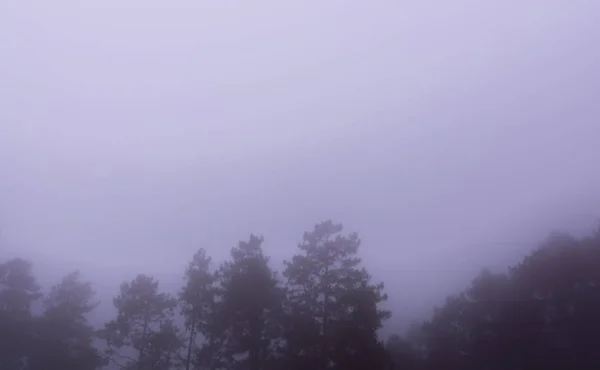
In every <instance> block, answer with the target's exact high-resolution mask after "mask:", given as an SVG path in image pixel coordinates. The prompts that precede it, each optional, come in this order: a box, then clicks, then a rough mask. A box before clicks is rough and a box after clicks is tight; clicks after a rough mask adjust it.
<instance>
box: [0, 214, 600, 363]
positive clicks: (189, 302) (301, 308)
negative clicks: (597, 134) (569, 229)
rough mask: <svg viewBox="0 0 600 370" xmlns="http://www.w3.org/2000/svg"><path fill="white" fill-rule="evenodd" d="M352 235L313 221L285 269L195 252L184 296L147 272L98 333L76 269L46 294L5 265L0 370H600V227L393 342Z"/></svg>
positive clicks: (248, 253)
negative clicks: (382, 335) (162, 287)
mask: <svg viewBox="0 0 600 370" xmlns="http://www.w3.org/2000/svg"><path fill="white" fill-rule="evenodd" d="M342 231H343V229H342V226H341V225H336V224H334V223H332V222H331V221H326V222H322V223H319V224H317V225H315V227H314V229H313V230H311V231H309V232H306V233H305V234H304V237H303V239H302V241H301V243H300V244H299V245H298V251H297V254H296V255H294V256H293V257H292V258H291V259H290V260H289V261H286V262H285V268H284V270H283V273H282V274H281V276H278V274H277V273H275V272H274V271H273V270H272V268H271V267H270V263H269V258H268V257H267V256H265V254H264V252H263V249H262V243H263V238H262V237H258V236H255V235H251V236H250V238H249V239H248V240H247V241H241V242H239V243H238V245H236V246H235V247H234V248H232V249H231V254H230V258H229V259H228V260H227V261H224V262H223V263H222V264H221V265H220V266H218V267H217V268H215V269H213V268H212V261H211V258H210V257H209V256H207V255H206V252H205V251H204V250H199V251H198V252H197V253H196V254H195V255H194V256H193V258H192V260H191V261H190V263H189V265H188V266H187V268H186V270H185V271H184V284H183V287H182V288H181V290H180V292H179V294H178V295H177V297H174V296H171V295H169V294H167V293H164V292H160V291H159V283H158V281H157V280H156V279H154V278H153V277H151V276H146V275H138V276H136V277H135V278H134V279H133V280H131V281H127V282H124V283H123V284H122V285H121V289H120V291H119V292H118V294H117V296H116V297H115V298H114V301H113V303H114V306H115V311H116V316H115V318H114V319H113V320H111V321H109V322H108V323H106V324H105V326H104V327H103V328H102V329H101V330H96V329H94V328H93V327H92V326H91V325H90V324H89V323H88V321H87V316H88V314H89V313H90V312H92V311H93V310H94V309H95V308H96V306H97V304H98V302H97V301H96V300H95V297H94V291H93V289H92V286H91V284H90V283H87V282H83V281H81V280H80V275H79V273H77V272H75V273H71V274H69V275H67V276H65V278H63V279H62V281H60V282H59V283H58V284H57V285H55V286H54V287H53V288H52V289H51V290H50V291H49V292H48V293H47V294H46V295H45V296H44V295H43V294H42V293H41V291H40V288H39V286H38V284H37V282H36V279H35V277H34V275H33V274H32V268H31V264H30V263H29V262H28V261H24V260H22V259H13V260H9V261H6V262H3V263H0V370H55V369H56V370H58V369H60V370H95V369H101V368H104V367H105V366H108V368H110V369H124V370H126V369H131V370H134V369H135V370H171V369H186V370H190V369H194V370H196V369H198V370H201V369H207V370H234V369H235V370H238V369H239V370H278V369H291V370H294V369H298V370H300V369H302V370H303V369H311V370H325V369H332V370H333V369H335V370H363V369H364V370H366V369H368V370H378V369H381V370H383V369H407V370H411V369H412V370H440V369H441V370H443V369H447V370H455V369H457V370H458V369H460V370H471V369H472V370H476V369H477V370H480V369H490V370H518V369H523V370H525V369H550V370H553V369H556V370H559V369H560V370H563V369H578V370H587V369H590V370H591V369H599V368H600V315H599V313H600V233H596V234H593V235H591V236H589V237H586V238H583V239H575V238H573V237H571V236H569V235H564V234H552V235H551V236H550V237H549V238H548V239H547V240H546V241H545V242H544V243H542V245H541V246H540V247H539V248H537V249H536V250H534V251H533V252H532V253H531V254H530V255H528V256H527V257H526V258H524V259H523V261H521V263H519V264H517V265H516V266H513V267H512V268H509V269H508V271H505V272H500V273H493V272H490V271H487V270H483V271H482V272H481V273H480V274H479V275H478V276H477V277H475V279H474V280H473V282H472V284H471V286H469V287H468V288H467V289H466V290H465V291H463V292H462V293H460V294H456V295H452V296H449V297H448V298H447V300H446V302H445V304H444V305H443V306H442V307H439V308H436V309H435V310H434V312H433V315H432V317H431V319H430V320H428V321H426V322H424V323H421V324H415V325H413V326H412V327H411V328H410V330H408V332H407V333H406V334H405V335H403V336H399V335H393V336H391V337H390V338H389V339H388V340H387V341H386V342H385V343H383V342H382V341H381V340H380V339H379V338H378V335H377V331H378V330H379V329H380V328H381V327H382V326H383V324H384V322H385V320H386V319H387V318H389V316H390V312H388V311H385V310H382V309H381V303H382V302H383V301H385V300H386V298H387V296H386V294H384V292H383V284H382V283H374V282H372V281H371V276H370V274H369V273H368V272H367V270H366V269H365V268H364V267H362V266H361V260H360V258H359V257H358V249H359V246H360V239H359V237H358V235H357V234H355V233H350V234H347V235H344V234H343V233H342ZM178 324H181V325H178ZM180 326H181V327H180ZM99 343H102V344H99Z"/></svg>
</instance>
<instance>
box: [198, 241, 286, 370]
mask: <svg viewBox="0 0 600 370" xmlns="http://www.w3.org/2000/svg"><path fill="white" fill-rule="evenodd" d="M262 242H263V238H262V237H257V236H254V235H251V236H250V239H249V240H248V241H247V242H246V241H242V242H240V243H239V244H238V246H237V247H234V248H233V249H232V250H231V260H230V261H226V262H225V263H223V265H222V266H221V267H220V269H219V270H218V272H217V282H218V295H217V302H218V315H216V316H215V319H216V322H215V325H214V326H213V330H212V332H211V333H210V335H209V338H208V340H209V342H208V345H207V346H206V347H205V348H204V351H203V352H202V353H201V358H202V357H204V356H209V358H210V357H212V359H211V360H208V361H207V360H206V358H205V357H204V361H203V363H204V364H208V365H209V366H208V367H209V368H210V369H249V370H259V369H260V370H262V369H269V368H271V367H272V366H273V364H274V363H275V361H276V358H275V355H276V354H277V346H278V345H279V344H280V343H279V341H278V340H279V317H280V312H281V299H282V298H283V294H282V292H281V289H280V288H278V286H277V279H276V277H275V274H274V272H273V271H272V270H271V269H270V268H269V265H268V261H269V259H268V257H266V256H265V255H264V253H263V250H262V247H261V245H262Z"/></svg>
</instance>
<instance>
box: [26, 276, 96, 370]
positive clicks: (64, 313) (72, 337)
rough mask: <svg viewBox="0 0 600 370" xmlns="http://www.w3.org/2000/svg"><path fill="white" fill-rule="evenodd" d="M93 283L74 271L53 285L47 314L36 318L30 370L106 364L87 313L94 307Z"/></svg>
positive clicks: (79, 369)
mask: <svg viewBox="0 0 600 370" xmlns="http://www.w3.org/2000/svg"><path fill="white" fill-rule="evenodd" d="M97 304H98V302H96V301H94V291H93V290H92V287H91V284H90V283H88V282H81V281H80V280H79V273H78V272H73V273H71V274H69V275H67V276H66V277H65V278H63V279H62V281H61V282H60V284H58V285H56V286H54V287H53V288H52V290H51V291H50V293H49V295H48V296H47V297H46V299H45V300H44V313H43V315H42V316H41V317H39V318H36V320H35V321H34V323H35V336H34V338H33V340H32V341H31V342H30V344H29V347H30V348H33V353H32V354H31V357H30V361H29V367H28V368H29V369H31V370H55V369H61V370H93V369H98V368H100V367H102V366H104V365H106V364H107V362H106V361H105V359H104V358H103V356H102V354H101V353H100V352H99V350H98V349H97V348H96V347H95V346H94V345H93V340H94V337H95V330H94V328H93V327H92V326H91V325H89V324H88V321H87V317H86V315H87V314H89V313H90V312H91V311H92V310H94V309H95V308H96V306H97Z"/></svg>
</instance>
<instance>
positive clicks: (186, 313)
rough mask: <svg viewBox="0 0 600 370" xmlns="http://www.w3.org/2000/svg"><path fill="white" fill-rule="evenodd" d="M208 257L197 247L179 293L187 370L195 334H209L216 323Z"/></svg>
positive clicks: (189, 366)
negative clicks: (184, 334)
mask: <svg viewBox="0 0 600 370" xmlns="http://www.w3.org/2000/svg"><path fill="white" fill-rule="evenodd" d="M210 264H211V258H210V257H208V256H207V255H206V251H204V250H203V249H200V250H199V251H198V252H196V254H194V257H193V258H192V261H191V262H190V263H189V265H188V267H187V269H186V271H185V277H184V279H185V285H184V287H183V289H182V290H181V292H180V294H179V302H180V306H181V313H182V315H183V317H184V318H185V328H186V334H187V344H186V346H187V348H186V354H185V368H186V370H189V369H190V368H191V367H192V362H193V360H194V356H193V354H194V352H195V351H196V349H197V346H198V338H197V337H198V334H200V335H201V336H202V337H203V338H202V339H205V338H211V334H212V333H213V332H214V331H215V329H214V326H215V325H216V323H215V320H216V314H217V312H216V302H215V294H216V290H215V286H214V284H215V276H214V273H212V272H211V271H210Z"/></svg>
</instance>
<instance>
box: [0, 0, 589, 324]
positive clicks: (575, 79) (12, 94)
mask: <svg viewBox="0 0 600 370" xmlns="http://www.w3.org/2000/svg"><path fill="white" fill-rule="evenodd" d="M598 19H600V2H598V1H595V0H588V1H585V0H581V1H566V0H561V1H553V0H545V1H481V0H472V1H458V0H453V1H382V2H365V1H302V2H299V1H298V2H290V1H287V2H284V1H272V0H271V1H251V2H247V1H246V2H231V1H230V2H226V1H197V0H194V1H192V0H186V1H154V0H152V1H149V0H143V1H142V0H130V1H122V0H118V1H117V0H104V1H99V2H93V1H80V0H71V1H68V0H53V1H23V0H0V227H1V231H2V233H1V235H0V239H1V243H2V245H1V247H2V249H3V250H4V251H6V253H5V255H6V256H13V255H22V256H25V257H30V258H32V259H33V260H34V262H35V263H36V267H37V272H38V275H40V276H50V275H52V276H54V275H55V274H56V273H58V272H60V273H62V272H66V271H67V270H69V269H71V268H77V267H80V268H82V269H84V272H85V274H86V275H87V276H89V277H91V278H93V279H94V280H96V281H97V282H98V284H99V285H100V288H99V290H100V291H103V292H105V291H108V292H112V291H116V289H117V286H118V283H119V282H120V279H122V278H130V277H132V276H133V275H134V274H135V273H137V272H138V271H139V272H147V273H156V275H158V276H161V277H164V278H165V279H167V280H168V279H171V281H172V282H174V283H172V284H176V283H177V282H178V281H179V278H180V277H179V276H180V273H181V269H182V266H183V265H184V264H185V262H186V261H187V260H188V259H189V258H190V257H191V255H192V254H193V251H194V250H195V249H196V248H197V247H205V248H206V249H207V250H208V251H209V253H210V254H211V255H213V256H214V258H215V259H216V260H222V259H223V258H225V256H226V254H227V252H228V250H229V248H230V247H231V246H232V245H233V244H234V243H235V242H236V241H237V240H239V239H240V238H246V237H247V235H248V234H249V233H250V232H254V233H263V234H264V235H265V238H266V241H265V249H266V250H267V252H268V253H269V254H270V255H272V256H273V261H274V264H275V265H277V266H279V264H280V261H281V260H282V259H284V258H289V257H290V256H291V254H292V253H293V252H294V247H295V244H296V243H297V242H298V241H299V240H300V238H301V236H302V232H303V231H305V230H307V229H310V228H311V227H312V226H313V225H314V223H316V222H318V221H321V220H324V219H328V218H332V219H334V221H336V222H342V223H344V225H345V226H346V228H347V230H349V231H351V230H356V231H358V232H360V234H361V235H362V238H363V241H364V245H363V247H362V255H363V256H364V258H365V262H366V264H367V266H368V267H369V268H370V270H371V271H372V272H373V275H374V276H375V277H376V278H377V279H383V280H384V281H385V282H386V283H387V286H388V293H389V295H390V304H391V305H393V306H394V307H395V311H398V312H397V316H402V315H404V316H402V317H404V318H413V317H416V316H418V315H420V314H421V312H424V313H429V312H430V310H431V306H432V304H433V303H434V302H436V301H439V299H440V298H441V297H443V296H444V295H445V294H448V293H451V292H453V291H455V290H457V289H460V288H461V287H464V286H465V284H466V283H467V282H468V281H469V280H470V278H471V277H472V276H473V275H474V274H475V273H476V272H477V271H478V270H479V268H481V267H483V266H490V267H492V268H498V269H502V268H505V267H506V265H507V264H508V263H512V262H514V261H515V260H517V259H518V258H520V257H521V256H522V255H523V253H525V252H526V251H527V248H528V246H523V245H516V244H511V245H497V244H490V243H497V242H499V243H502V242H505V241H529V240H536V239H537V238H539V237H540V235H543V233H545V232H546V231H548V230H549V228H552V227H564V228H567V229H571V230H574V231H577V232H579V231H585V230H587V229H589V227H591V226H593V225H594V222H595V221H597V220H598V219H600V212H598V211H600V191H599V190H598V189H600V167H599V165H598V162H599V161H598V160H599V159H600V145H598V143H599V140H600V122H598V118H599V117H600V104H598V102H597V99H598V97H599V96H600V68H599V67H600V48H599V47H598V45H600V24H598ZM109 269H111V270H109ZM44 274H46V275H44ZM407 320H408V319H407Z"/></svg>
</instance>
